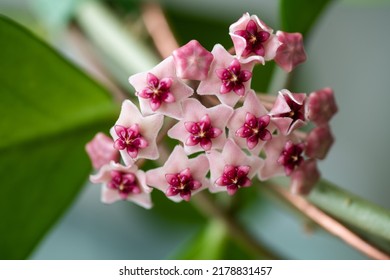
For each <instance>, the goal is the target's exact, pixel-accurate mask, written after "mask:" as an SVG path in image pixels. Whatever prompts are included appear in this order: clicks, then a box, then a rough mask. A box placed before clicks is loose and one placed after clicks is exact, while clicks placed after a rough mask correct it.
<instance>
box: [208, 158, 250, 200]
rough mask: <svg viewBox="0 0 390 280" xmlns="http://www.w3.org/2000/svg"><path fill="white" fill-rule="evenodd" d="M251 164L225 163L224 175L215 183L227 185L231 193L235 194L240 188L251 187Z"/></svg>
mask: <svg viewBox="0 0 390 280" xmlns="http://www.w3.org/2000/svg"><path fill="white" fill-rule="evenodd" d="M249 170H250V166H247V165H239V166H234V165H225V168H224V170H223V173H222V176H221V177H219V178H218V179H217V180H216V181H215V183H216V184H217V185H218V186H221V187H226V188H227V192H228V194H229V195H233V194H235V193H236V191H237V190H238V189H239V188H242V187H249V186H250V185H251V183H252V182H251V180H250V179H249V178H248V173H249Z"/></svg>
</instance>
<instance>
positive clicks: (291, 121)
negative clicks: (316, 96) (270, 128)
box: [270, 89, 306, 135]
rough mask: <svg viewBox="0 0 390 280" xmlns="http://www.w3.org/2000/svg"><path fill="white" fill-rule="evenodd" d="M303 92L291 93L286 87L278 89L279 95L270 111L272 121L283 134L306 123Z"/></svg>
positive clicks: (304, 95)
mask: <svg viewBox="0 0 390 280" xmlns="http://www.w3.org/2000/svg"><path fill="white" fill-rule="evenodd" d="M305 100H306V94H304V93H291V92H290V91H289V90H287V89H282V90H281V91H279V95H278V97H277V99H276V101H275V104H274V106H273V107H272V109H271V111H270V115H271V117H272V122H273V123H274V124H275V125H276V126H277V127H278V128H279V130H280V132H281V133H283V134H284V135H287V134H290V132H291V131H293V130H294V129H296V128H299V127H301V126H303V125H304V124H306V117H305Z"/></svg>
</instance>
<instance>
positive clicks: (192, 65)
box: [172, 40, 214, 81]
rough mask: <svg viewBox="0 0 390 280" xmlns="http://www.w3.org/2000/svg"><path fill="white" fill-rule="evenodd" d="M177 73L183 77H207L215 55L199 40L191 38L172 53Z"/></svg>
mask: <svg viewBox="0 0 390 280" xmlns="http://www.w3.org/2000/svg"><path fill="white" fill-rule="evenodd" d="M172 56H173V59H174V62H175V66H176V75H177V76H178V77H179V78H182V79H188V80H197V81H201V80H204V79H206V78H207V75H208V73H209V70H210V65H211V62H212V61H213V58H214V56H213V55H212V53H211V52H209V51H208V50H206V49H205V48H204V47H203V46H202V45H201V44H200V43H199V42H198V41H196V40H191V41H190V42H188V43H187V44H186V45H184V46H182V47H180V48H178V49H176V50H174V51H173V53H172Z"/></svg>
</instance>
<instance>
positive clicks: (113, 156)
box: [85, 132, 119, 169]
mask: <svg viewBox="0 0 390 280" xmlns="http://www.w3.org/2000/svg"><path fill="white" fill-rule="evenodd" d="M85 150H86V151H87V153H88V155H89V158H90V159H91V162H92V166H93V167H94V168H95V169H99V168H100V167H102V166H103V165H105V164H107V163H109V162H110V161H118V160H119V153H118V151H117V150H116V149H115V148H114V141H112V139H111V138H110V137H108V136H106V135H105V134H104V133H101V132H99V133H98V134H96V135H95V137H94V138H93V139H92V140H91V141H90V142H88V143H87V145H85Z"/></svg>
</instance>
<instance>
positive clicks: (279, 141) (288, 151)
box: [258, 135, 305, 180]
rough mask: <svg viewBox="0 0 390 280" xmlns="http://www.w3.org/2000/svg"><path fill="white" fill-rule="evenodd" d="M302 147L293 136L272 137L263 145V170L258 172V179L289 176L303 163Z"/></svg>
mask: <svg viewBox="0 0 390 280" xmlns="http://www.w3.org/2000/svg"><path fill="white" fill-rule="evenodd" d="M304 147H305V146H304V144H303V143H301V142H300V141H299V140H298V139H297V138H296V137H295V136H294V135H288V136H284V135H277V136H273V137H272V139H271V140H270V141H267V143H266V144H265V145H264V150H265V155H266V158H265V161H264V166H263V168H261V169H260V170H259V174H258V175H259V179H260V180H267V179H269V178H272V177H276V176H283V175H287V176H289V175H290V174H291V173H292V171H293V170H294V169H295V168H296V167H297V166H299V165H300V164H301V163H302V162H303V152H304Z"/></svg>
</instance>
